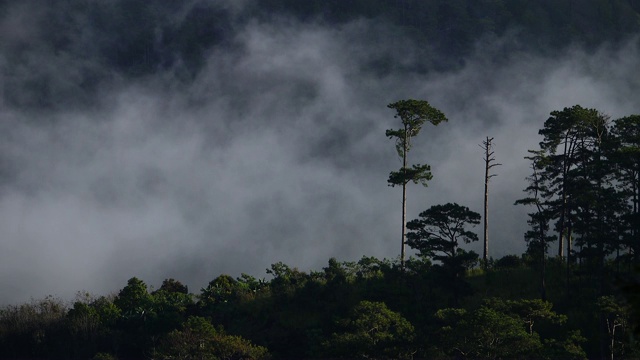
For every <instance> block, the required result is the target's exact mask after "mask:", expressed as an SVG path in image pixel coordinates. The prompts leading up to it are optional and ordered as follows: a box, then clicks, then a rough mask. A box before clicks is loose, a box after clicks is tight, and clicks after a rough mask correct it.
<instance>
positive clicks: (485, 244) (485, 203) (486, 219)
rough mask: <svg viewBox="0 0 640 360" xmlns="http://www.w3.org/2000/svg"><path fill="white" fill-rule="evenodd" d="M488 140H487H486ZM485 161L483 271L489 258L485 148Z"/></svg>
mask: <svg viewBox="0 0 640 360" xmlns="http://www.w3.org/2000/svg"><path fill="white" fill-rule="evenodd" d="M488 139H489V138H487V140H488ZM486 154H487V160H486V161H485V167H484V252H483V254H482V261H483V262H484V267H485V269H486V268H487V261H488V260H489V259H488V256H489V230H488V229H489V217H488V216H489V160H490V159H489V150H488V148H487V152H486Z"/></svg>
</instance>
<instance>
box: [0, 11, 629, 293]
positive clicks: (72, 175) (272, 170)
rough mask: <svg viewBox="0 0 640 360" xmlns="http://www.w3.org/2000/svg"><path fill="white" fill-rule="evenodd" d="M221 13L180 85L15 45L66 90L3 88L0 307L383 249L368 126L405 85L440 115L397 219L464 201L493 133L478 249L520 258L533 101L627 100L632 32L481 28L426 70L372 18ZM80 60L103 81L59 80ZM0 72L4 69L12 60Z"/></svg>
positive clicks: (382, 121)
mask: <svg viewBox="0 0 640 360" xmlns="http://www.w3.org/2000/svg"><path fill="white" fill-rule="evenodd" d="M234 11H241V9H240V8H236V9H234ZM181 16H182V15H181ZM175 21H180V20H179V18H178V16H176V19H175ZM87 26H90V25H87ZM237 26H238V29H237V32H236V33H235V35H234V36H233V38H232V39H230V41H229V43H228V44H226V45H225V46H212V47H211V48H209V49H208V50H207V51H206V52H205V54H206V56H205V58H204V59H203V62H202V66H201V67H200V68H198V69H197V71H195V75H194V77H193V79H192V80H189V81H185V80H184V79H183V77H182V75H181V73H180V71H181V70H180V68H179V66H175V67H168V68H159V69H158V70H157V71H155V72H153V73H150V74H147V75H145V76H138V77H131V76H128V75H126V74H122V73H121V72H119V71H118V70H117V69H114V68H112V67H110V65H108V64H105V63H104V62H103V61H100V60H97V59H88V60H87V59H84V60H81V54H79V53H78V52H77V51H76V50H73V49H70V50H69V51H67V52H66V53H65V54H64V55H63V56H62V55H56V54H53V53H51V52H49V51H48V50H43V51H40V52H36V53H30V54H32V55H33V54H37V56H36V55H33V56H34V59H35V58H38V59H40V60H41V61H38V62H36V61H33V60H30V61H27V62H26V63H23V64H22V65H20V66H21V67H20V66H19V68H20V69H21V71H20V72H15V73H14V74H15V75H11V76H12V78H11V79H9V80H8V81H7V82H6V83H10V84H16V85H17V86H18V87H20V86H21V85H23V84H24V82H29V81H30V80H29V79H30V77H31V76H32V74H42V76H43V78H45V79H47V80H46V81H45V83H46V84H47V86H48V87H49V88H50V89H72V90H68V91H67V92H65V94H67V95H69V96H75V94H80V95H78V96H80V99H81V101H80V102H78V101H74V100H69V104H70V105H69V106H67V107H60V106H57V107H53V108H51V107H47V106H44V105H42V104H40V103H39V102H38V101H35V100H34V97H33V93H32V92H26V93H18V94H7V90H5V97H11V96H13V97H18V99H17V100H16V99H15V98H14V99H12V100H11V101H5V107H4V108H3V109H2V112H1V114H0V116H1V117H2V119H3V120H2V125H1V126H2V130H3V131H2V135H0V144H1V145H0V147H1V150H2V154H3V155H1V156H0V163H1V164H2V167H3V173H4V174H5V176H4V178H3V181H2V182H0V184H1V187H0V248H1V249H2V251H0V273H1V274H3V275H2V277H0V287H2V288H4V289H7V290H6V291H4V292H3V298H2V299H0V302H15V301H22V300H25V299H27V298H28V297H31V296H34V297H39V296H43V295H46V294H50V293H53V294H58V295H60V296H63V297H70V296H72V295H73V293H75V291H77V290H88V291H92V292H96V293H101V294H103V293H108V292H110V291H115V290H117V289H119V288H121V287H122V286H124V284H125V283H126V280H127V279H128V278H130V277H132V276H138V277H140V278H142V279H144V280H146V281H147V282H148V283H150V284H154V285H156V286H158V285H159V284H160V282H161V281H162V279H164V278H167V277H173V278H176V279H179V280H181V281H183V282H185V283H187V284H188V285H189V286H190V288H191V290H192V291H195V292H197V291H198V289H199V288H200V287H202V286H204V285H206V283H207V282H208V281H210V280H212V279H213V278H215V277H216V276H218V275H219V274H221V273H228V274H231V275H234V276H237V275H239V274H240V272H245V273H249V274H252V275H255V276H258V277H263V276H266V275H265V272H264V270H265V269H266V268H267V267H269V265H270V264H272V263H275V262H277V261H283V262H285V263H287V264H289V265H290V266H297V267H300V268H302V269H319V268H320V267H322V266H324V265H325V264H326V261H327V260H328V259H329V257H332V256H333V257H337V258H338V259H340V260H357V259H358V258H360V257H361V256H362V255H373V256H377V257H388V258H394V257H396V256H397V255H398V253H399V244H398V243H399V232H400V207H401V201H400V200H401V198H400V197H401V195H400V190H399V189H398V188H390V187H388V186H387V184H386V179H387V176H388V173H389V171H392V170H396V169H397V168H399V167H400V163H399V160H398V159H397V156H396V154H395V151H394V146H393V143H392V142H391V140H388V139H386V138H385V137H384V130H385V129H387V128H392V127H397V126H398V124H397V123H396V120H394V119H393V113H392V112H391V111H390V110H389V109H387V108H386V104H388V103H390V102H393V101H396V100H398V99H403V98H418V99H427V100H429V101H430V102H431V104H432V105H434V106H435V107H437V108H439V109H441V110H443V111H444V112H445V114H446V115H447V116H448V117H449V119H450V121H449V123H444V124H441V125H440V126H438V127H433V126H426V127H425V128H424V130H423V133H421V134H420V135H419V137H418V138H417V139H416V143H415V147H414V149H413V150H412V152H411V154H410V160H411V161H412V162H420V163H425V162H426V163H430V164H431V165H432V167H433V173H434V180H433V181H432V182H431V183H430V185H429V187H428V188H426V189H423V188H421V187H418V186H412V187H410V189H409V197H410V198H409V208H408V210H409V211H408V214H409V215H408V217H409V218H410V219H411V218H413V217H415V216H417V214H418V213H419V212H420V211H422V210H424V209H426V208H428V207H429V206H431V205H434V204H438V203H444V202H454V201H455V202H459V203H460V204H463V205H466V206H469V207H471V208H472V209H473V210H476V211H478V212H480V211H481V209H482V199H483V197H482V196H483V176H484V172H483V169H484V168H483V166H484V165H483V162H482V153H481V149H480V148H479V147H478V144H480V143H481V141H482V140H483V139H484V137H485V136H491V137H494V138H495V140H494V141H495V144H496V159H497V161H498V162H500V163H502V164H503V166H501V167H498V168H496V172H497V173H498V174H499V176H497V177H496V178H494V179H493V181H492V183H491V209H492V212H491V218H490V219H491V226H492V227H491V233H492V234H491V241H492V244H491V247H490V249H491V255H492V256H494V257H499V256H501V255H504V254H507V253H520V252H522V251H523V249H524V241H523V240H522V238H523V236H522V235H523V233H524V231H525V229H526V216H525V214H526V211H527V210H526V209H524V208H517V207H514V206H513V205H512V204H513V202H514V201H515V200H516V199H518V198H519V197H521V196H522V195H523V193H522V189H523V188H524V187H525V186H526V184H525V181H524V177H525V176H527V175H528V172H529V170H528V164H527V163H526V161H525V160H523V157H524V156H525V155H526V150H527V149H530V148H535V147H536V146H537V142H538V141H539V139H538V137H537V130H538V129H539V128H540V127H541V125H542V123H543V121H544V120H545V119H546V118H547V117H548V114H549V112H550V111H553V110H558V109H561V108H563V107H565V106H572V105H574V104H581V105H583V106H586V107H596V108H598V109H600V110H602V111H603V112H605V113H609V114H611V115H612V116H614V117H619V116H623V115H626V114H630V113H634V112H635V113H637V109H636V108H634V107H635V106H636V100H635V97H634V96H633V95H634V94H637V93H638V88H639V87H640V81H639V79H640V78H639V75H638V74H637V71H636V69H635V68H636V66H635V64H636V63H637V62H635V61H632V60H630V59H636V60H637V59H638V55H639V51H638V47H637V41H636V42H630V43H629V44H628V45H627V46H626V47H622V48H606V47H605V48H602V49H601V50H600V51H599V52H597V53H595V54H589V53H585V52H583V51H581V50H580V49H573V50H568V51H566V52H563V53H561V54H558V55H557V56H556V57H554V58H549V57H539V56H535V55H532V54H526V53H519V54H513V55H510V56H508V57H507V58H505V59H501V61H499V62H495V61H494V60H495V54H496V53H499V52H500V51H501V49H500V46H502V45H501V43H500V41H496V42H495V43H491V44H489V45H488V46H484V47H482V48H481V49H478V51H477V52H476V54H474V55H473V56H472V57H470V58H468V59H465V66H464V67H463V68H462V69H459V70H456V71H449V72H444V73H437V72H433V71H431V72H423V71H419V70H417V69H419V68H420V66H419V65H420V61H421V59H422V58H424V57H427V56H433V53H432V50H431V49H429V48H428V47H424V46H422V45H421V44H414V43H411V42H410V40H408V39H406V38H405V37H403V36H402V29H399V28H396V27H393V26H390V25H386V24H384V23H381V22H374V21H366V20H357V21H353V22H349V23H346V24H344V25H339V26H332V27H329V26H327V25H324V24H322V23H310V24H303V23H299V22H296V21H294V20H290V19H279V20H273V21H271V22H268V23H267V22H260V21H257V20H256V21H249V22H247V23H244V24H243V25H242V26H240V25H237ZM19 34H25V35H20V36H32V35H29V34H32V32H25V31H22V32H20V33H19ZM16 36H18V35H16ZM498 40H499V39H498ZM2 55H4V56H5V57H6V54H2ZM79 63H83V64H85V67H84V68H83V69H94V70H92V71H90V72H91V73H99V74H105V75H104V76H103V77H98V78H97V80H96V81H97V82H96V83H95V84H92V89H94V90H93V91H89V92H86V91H85V92H83V91H82V87H79V85H78V84H80V83H82V82H83V81H84V79H85V76H84V75H79V76H77V77H74V76H70V77H69V76H68V75H69V74H73V73H74V72H76V71H78V67H77V66H78V64H79ZM2 66H3V72H4V73H5V77H6V76H7V75H6V74H7V73H9V72H11V71H12V70H14V69H15V66H17V65H15V63H13V62H11V61H7V62H4V63H3V64H2ZM603 69H604V70H603ZM63 74H64V75H63ZM5 89H6V87H5ZM21 96H24V97H25V99H27V98H28V99H30V100H29V101H26V100H25V101H20V100H21V99H19V97H21ZM25 104H28V105H29V106H25ZM74 104H76V105H74ZM78 104H80V105H78ZM41 106H42V107H41ZM43 109H44V110H43ZM47 109H49V110H47ZM478 231H480V229H478ZM475 248H476V249H479V248H480V247H479V244H478V245H476V246H475Z"/></svg>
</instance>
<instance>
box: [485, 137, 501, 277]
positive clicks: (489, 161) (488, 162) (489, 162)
mask: <svg viewBox="0 0 640 360" xmlns="http://www.w3.org/2000/svg"><path fill="white" fill-rule="evenodd" d="M491 141H493V138H489V137H488V136H487V138H486V139H485V140H484V141H483V142H482V144H481V145H480V147H481V148H482V149H483V150H484V251H483V253H482V266H483V268H484V269H485V270H487V268H488V265H489V179H490V178H492V177H494V176H496V175H495V174H494V175H490V174H489V171H490V170H491V168H492V167H494V166H500V165H502V164H495V163H493V161H495V158H494V157H493V154H494V152H493V151H492V149H491V147H492V144H491Z"/></svg>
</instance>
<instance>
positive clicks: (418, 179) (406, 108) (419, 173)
mask: <svg viewBox="0 0 640 360" xmlns="http://www.w3.org/2000/svg"><path fill="white" fill-rule="evenodd" d="M387 107H388V108H390V109H395V110H396V115H394V118H396V119H397V118H400V120H401V121H402V127H401V128H400V129H397V130H394V129H389V130H387V131H386V136H387V137H388V138H390V139H395V140H396V150H397V152H398V155H399V156H400V157H401V158H402V168H400V170H398V171H392V172H391V173H390V174H389V179H388V180H387V182H388V183H389V186H396V185H398V186H402V241H401V249H400V265H401V267H402V268H403V269H404V257H405V255H404V248H405V243H406V241H405V232H406V231H405V224H406V212H407V184H408V183H409V182H410V181H412V182H413V183H414V184H418V183H420V184H422V185H423V186H427V181H429V180H431V178H432V175H431V167H430V166H429V165H427V164H424V165H421V164H414V165H411V167H407V155H408V153H409V150H410V149H411V139H412V138H413V137H414V136H416V135H418V133H419V132H420V130H421V129H422V125H424V123H425V122H430V123H431V124H433V125H438V124H440V123H441V122H443V121H448V119H447V118H446V117H445V115H444V113H442V111H440V110H438V109H436V108H434V107H433V106H431V105H430V104H429V103H428V102H427V101H424V100H412V99H410V100H400V101H397V102H395V103H392V104H389V105H387Z"/></svg>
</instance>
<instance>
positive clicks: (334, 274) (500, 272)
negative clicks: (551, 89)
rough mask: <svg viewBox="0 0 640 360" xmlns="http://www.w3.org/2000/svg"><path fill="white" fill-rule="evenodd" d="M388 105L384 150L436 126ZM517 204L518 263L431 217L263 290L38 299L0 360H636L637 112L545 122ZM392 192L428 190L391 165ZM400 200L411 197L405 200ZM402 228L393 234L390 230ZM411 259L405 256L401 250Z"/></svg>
mask: <svg viewBox="0 0 640 360" xmlns="http://www.w3.org/2000/svg"><path fill="white" fill-rule="evenodd" d="M389 107H390V108H392V109H394V110H396V118H398V119H400V121H401V124H399V129H398V130H388V131H387V133H386V135H387V136H388V137H390V138H392V139H393V138H395V139H396V147H397V150H398V154H399V155H401V156H404V157H405V160H406V158H407V157H408V155H409V150H410V149H411V146H410V145H411V138H412V137H415V136H418V133H419V131H420V129H421V127H422V126H423V125H425V123H426V124H427V125H428V124H432V125H438V124H440V123H444V124H443V125H442V126H446V121H447V119H446V117H445V115H444V114H443V113H442V112H440V111H439V110H438V109H436V108H434V107H432V106H431V105H430V104H429V103H428V102H426V101H423V100H402V101H398V102H396V103H393V104H389ZM539 134H540V135H541V136H542V141H541V142H540V147H539V148H537V149H531V150H529V152H530V154H531V155H530V156H528V157H527V158H526V159H523V161H528V162H529V163H530V164H531V176H530V177H529V178H528V179H527V180H528V186H527V187H526V188H525V189H524V196H523V198H522V199H520V200H518V201H516V204H514V205H517V206H520V205H524V206H528V208H530V209H531V212H530V215H529V216H530V218H529V225H530V230H529V231H528V232H527V233H526V234H524V241H526V244H527V251H526V252H525V253H524V254H521V255H506V256H504V257H501V258H499V259H493V258H490V257H489V258H483V259H480V256H479V255H478V254H476V253H475V252H473V251H467V250H465V249H464V244H465V243H470V242H474V241H479V237H478V236H477V234H476V232H474V231H473V230H472V229H473V228H474V227H475V226H476V225H478V224H479V223H480V219H481V217H482V216H481V215H480V214H478V213H476V212H474V211H471V210H470V209H469V208H467V207H466V206H463V205H459V204H455V203H447V204H442V205H434V206H432V207H430V208H429V209H426V210H425V211H423V212H421V213H420V215H419V217H418V218H417V219H414V220H411V221H408V222H407V223H406V228H407V233H406V240H405V239H404V233H403V239H402V247H403V250H402V254H403V255H402V256H401V257H400V258H398V259H393V260H389V259H377V258H375V257H367V256H364V257H362V258H361V259H360V260H358V261H353V262H340V261H338V260H336V259H335V258H331V259H329V260H328V264H327V266H326V267H323V268H322V269H318V270H311V271H309V272H305V271H300V270H298V269H296V268H292V267H290V266H288V265H286V264H284V263H282V262H278V263H275V264H273V265H271V267H270V268H269V269H267V271H266V274H267V275H268V276H269V279H268V280H267V279H266V278H262V279H259V278H255V277H253V276H250V275H247V274H242V276H240V277H237V278H233V277H232V276H229V275H225V274H222V275H219V276H217V277H216V278H214V279H213V280H211V281H210V282H209V284H208V285H207V286H206V287H204V288H202V289H200V290H199V292H197V293H192V292H190V291H189V289H188V288H187V286H185V285H183V284H182V283H181V282H180V281H179V280H175V279H171V278H169V279H166V280H164V281H163V282H162V284H161V285H160V286H159V287H158V288H157V289H155V288H153V287H149V286H148V285H147V284H146V283H145V282H144V281H143V280H141V279H139V278H136V277H132V278H131V279H129V281H128V282H127V284H126V285H125V286H124V287H123V288H122V289H120V290H119V291H118V292H117V293H113V294H110V295H102V296H97V295H93V294H88V293H78V294H77V297H76V301H74V302H72V303H67V302H64V301H62V300H60V299H57V298H55V297H46V298H44V299H40V300H32V301H31V302H27V303H23V304H17V305H9V306H5V307H3V308H2V309H0V357H2V358H14V359H19V358H30V359H33V358H55V359H77V358H92V359H134V358H135V359H139V358H148V359H194V358H202V359H267V358H274V359H281V358H309V359H311V358H370V359H420V358H425V359H426V358H428V359H585V358H610V359H632V358H637V357H638V356H640V352H639V350H640V349H638V346H637V343H636V342H635V341H634V336H633V335H634V333H635V334H637V331H638V330H639V329H638V324H640V322H638V316H639V315H640V313H639V312H638V310H640V307H639V306H640V303H639V300H640V297H639V296H638V294H640V292H639V290H640V282H639V279H640V278H639V274H638V271H637V269H638V264H639V263H640V257H639V256H638V250H639V249H638V248H639V247H640V243H638V241H637V240H638V233H639V231H640V215H639V211H640V209H639V205H640V204H639V201H640V198H639V195H640V115H630V116H626V117H623V118H620V119H615V120H611V119H610V118H609V116H607V115H606V114H603V113H601V112H599V111H598V110H596V109H588V108H583V107H581V106H579V105H575V106H572V107H567V108H564V109H563V110H558V111H553V112H551V114H550V117H549V118H548V119H547V120H546V121H545V122H544V125H543V127H542V128H541V129H540V131H539ZM404 164H405V165H404V166H403V167H402V168H401V169H400V170H399V171H392V172H391V173H390V176H389V180H388V181H389V184H390V185H394V186H395V185H403V186H406V185H407V184H409V183H411V182H415V183H420V182H422V183H426V182H427V181H428V180H429V179H430V177H431V173H430V169H429V166H428V165H409V164H407V162H406V161H405V162H404ZM409 200H410V199H409ZM403 225H404V224H403ZM405 244H406V245H408V246H409V247H411V248H412V249H414V250H415V256H411V257H409V258H407V259H406V260H405V259H404V245H405Z"/></svg>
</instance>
